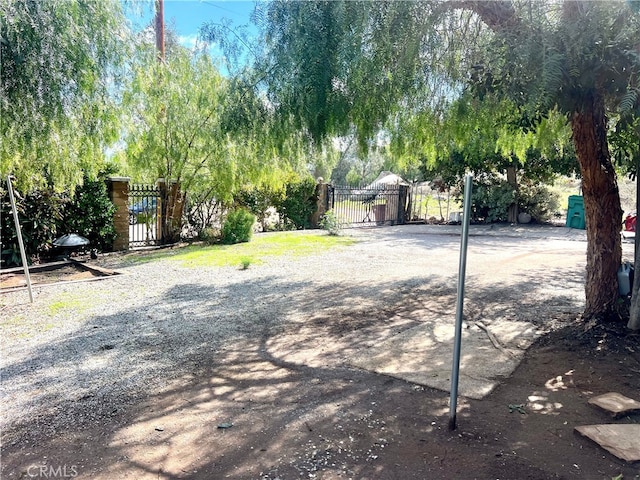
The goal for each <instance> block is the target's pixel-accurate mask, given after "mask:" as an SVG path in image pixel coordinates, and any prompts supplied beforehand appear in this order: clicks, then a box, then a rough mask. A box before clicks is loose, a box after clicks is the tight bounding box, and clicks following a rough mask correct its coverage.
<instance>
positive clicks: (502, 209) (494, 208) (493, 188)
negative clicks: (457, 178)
mask: <svg viewBox="0 0 640 480" xmlns="http://www.w3.org/2000/svg"><path fill="white" fill-rule="evenodd" d="M462 190H463V189H462V185H460V186H458V188H457V190H456V192H455V196H456V197H457V199H458V200H459V201H460V202H461V203H463V198H462V197H463V194H462ZM515 201H516V191H515V189H514V188H513V187H512V186H511V185H509V183H508V182H507V181H506V180H503V179H501V178H498V177H495V176H492V175H491V176H485V177H476V178H474V180H473V190H472V193H471V221H473V222H484V223H493V222H506V221H507V220H508V218H509V206H510V205H511V204H513V203H514V202H515Z"/></svg>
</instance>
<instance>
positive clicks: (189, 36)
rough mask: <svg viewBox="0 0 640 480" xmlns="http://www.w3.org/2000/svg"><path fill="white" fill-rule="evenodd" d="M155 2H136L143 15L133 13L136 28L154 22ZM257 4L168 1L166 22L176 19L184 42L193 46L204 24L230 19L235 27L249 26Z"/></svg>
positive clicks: (239, 0) (242, 0)
mask: <svg viewBox="0 0 640 480" xmlns="http://www.w3.org/2000/svg"><path fill="white" fill-rule="evenodd" d="M154 4H155V2H154V1H147V2H144V3H142V2H140V3H139V4H137V5H136V6H137V8H138V10H140V13H141V14H142V16H136V17H134V16H132V15H129V19H130V20H131V21H132V22H133V24H134V28H136V29H138V28H142V27H144V26H145V25H148V24H149V22H151V21H152V19H153V16H154ZM254 7H255V2H254V1H248V0H236V1H234V0H164V21H165V23H166V24H170V23H171V22H172V21H174V23H175V27H176V29H177V31H178V36H179V38H180V43H182V44H183V45H185V46H186V47H193V46H194V44H195V40H196V37H197V34H198V29H199V28H200V26H201V25H202V24H203V23H205V22H210V21H213V22H219V21H220V20H221V19H222V18H227V19H229V20H231V21H232V22H233V25H234V26H240V25H246V24H249V22H250V20H249V18H250V15H251V12H252V11H253V9H254Z"/></svg>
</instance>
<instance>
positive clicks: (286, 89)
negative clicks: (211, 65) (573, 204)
mask: <svg viewBox="0 0 640 480" xmlns="http://www.w3.org/2000/svg"><path fill="white" fill-rule="evenodd" d="M635 3H637V2H635ZM635 3H634V2H625V1H617V2H592V1H565V2H557V1H548V2H545V1H538V0H536V1H533V0H530V1H493V2H485V1H472V0H468V1H465V0H459V1H456V0H452V1H440V2H435V1H415V2H346V1H345V2H317V1H316V2H289V1H275V2H271V3H270V4H268V6H267V11H266V19H267V24H266V28H265V34H266V39H267V42H268V46H269V47H270V48H269V49H268V51H267V57H266V65H267V67H268V69H269V70H268V71H270V72H272V73H273V75H271V77H270V80H271V81H270V92H271V94H272V95H273V102H274V104H278V105H280V106H281V108H282V110H283V111H284V112H286V113H288V114H294V115H296V116H297V117H298V118H299V119H300V124H301V126H303V127H304V128H307V129H308V130H309V131H310V132H311V133H312V134H313V136H314V137H315V138H320V137H322V136H323V135H326V134H331V133H340V132H344V131H346V130H347V129H348V128H350V127H351V126H352V125H355V126H356V127H357V128H358V131H359V132H360V135H361V138H363V139H365V138H370V137H371V136H372V134H373V133H374V132H375V131H376V129H377V128H379V127H380V126H381V125H382V122H383V121H384V120H385V119H388V118H389V117H390V116H391V115H393V114H394V113H395V112H397V111H398V110H399V109H412V108H416V104H415V103H416V101H419V102H423V103H424V104H425V105H428V106H429V107H430V108H432V109H433V110H434V111H435V112H437V111H438V109H439V108H441V105H443V104H445V103H447V102H449V101H450V100H451V99H454V98H457V96H458V95H459V94H460V93H461V91H462V90H463V89H464V88H465V86H472V87H473V90H474V92H475V93H476V94H477V95H479V96H483V95H490V96H494V97H495V98H497V99H500V98H506V99H508V100H509V101H510V102H512V103H513V104H514V105H515V106H516V108H517V109H518V112H519V114H520V117H521V121H520V124H521V126H522V127H524V128H536V126H537V125H538V124H539V123H540V121H541V119H542V118H543V117H544V116H546V115H547V112H549V111H550V110H552V109H554V108H555V109H557V110H558V111H559V112H560V113H561V114H563V115H565V116H566V118H567V121H568V122H569V125H570V127H571V131H572V138H573V143H574V145H575V150H576V155H577V158H578V162H579V164H580V172H581V176H582V189H583V194H584V202H585V215H586V223H587V240H588V246H587V272H586V273H587V275H586V287H585V293H586V307H585V312H584V317H585V318H588V319H591V318H611V317H615V310H616V308H615V307H616V302H617V298H618V290H617V278H616V272H617V269H618V267H619V265H620V261H621V245H620V234H619V233H620V226H621V221H622V210H621V207H620V197H619V192H618V186H617V180H616V172H615V169H614V166H613V163H612V156H611V149H610V143H609V139H608V133H609V120H610V119H612V117H614V116H616V115H618V110H617V109H618V107H619V106H620V105H625V106H626V110H627V111H630V110H633V108H635V107H637V104H638V94H637V92H638V88H639V87H640V80H639V75H640V56H639V52H640V15H639V13H638V9H637V8H636V5H635ZM425 92H427V94H425ZM419 107H420V108H423V107H424V105H419Z"/></svg>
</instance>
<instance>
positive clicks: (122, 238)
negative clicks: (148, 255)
mask: <svg viewBox="0 0 640 480" xmlns="http://www.w3.org/2000/svg"><path fill="white" fill-rule="evenodd" d="M129 180H130V178H129V177H109V178H107V191H108V192H109V199H110V200H111V201H112V202H113V204H114V205H115V207H116V211H115V213H114V214H113V225H114V227H115V230H116V238H115V240H114V241H113V250H114V251H119V250H129Z"/></svg>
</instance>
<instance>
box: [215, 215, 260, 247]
mask: <svg viewBox="0 0 640 480" xmlns="http://www.w3.org/2000/svg"><path fill="white" fill-rule="evenodd" d="M255 221H256V217H255V215H253V214H252V213H251V212H249V211H248V210H245V209H244V208H239V209H237V210H234V211H232V212H230V213H229V214H228V215H227V218H226V219H225V221H224V224H223V225H222V232H221V233H222V239H221V240H222V243H224V244H226V245H231V244H234V243H242V242H248V241H249V240H251V236H252V235H253V224H254V223H255Z"/></svg>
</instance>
